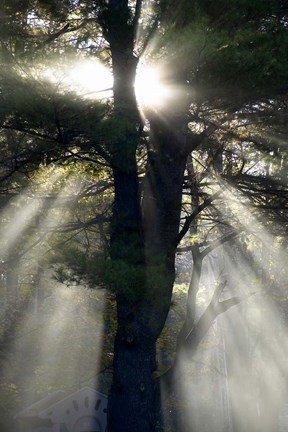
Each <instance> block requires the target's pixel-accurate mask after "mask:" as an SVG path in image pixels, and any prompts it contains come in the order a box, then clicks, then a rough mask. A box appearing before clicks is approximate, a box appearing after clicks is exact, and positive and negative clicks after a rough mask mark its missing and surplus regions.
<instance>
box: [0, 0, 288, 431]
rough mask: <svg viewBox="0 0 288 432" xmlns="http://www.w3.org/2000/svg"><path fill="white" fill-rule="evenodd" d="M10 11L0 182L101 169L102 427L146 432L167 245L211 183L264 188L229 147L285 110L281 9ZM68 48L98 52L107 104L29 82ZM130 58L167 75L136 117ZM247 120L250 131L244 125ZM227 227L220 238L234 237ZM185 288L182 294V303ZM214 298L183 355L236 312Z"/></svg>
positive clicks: (129, 5)
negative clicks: (104, 245)
mask: <svg viewBox="0 0 288 432" xmlns="http://www.w3.org/2000/svg"><path fill="white" fill-rule="evenodd" d="M16 3H17V2H16ZM16 3H15V4H14V2H12V3H11V4H9V5H8V4H6V3H5V2H4V4H3V5H2V7H3V16H6V24H7V23H8V24H9V22H12V23H13V26H12V27H9V25H6V24H5V26H3V42H2V45H1V48H2V51H1V61H2V69H1V77H2V86H3V94H2V105H1V108H0V115H1V127H2V131H3V136H2V140H3V143H4V145H5V146H6V148H7V152H6V154H5V156H4V155H3V163H2V167H3V169H2V178H3V181H7V179H10V177H11V176H12V174H13V173H15V172H21V171H22V172H24V173H25V174H29V172H31V170H34V169H35V167H37V165H39V164H40V163H43V162H45V163H47V164H49V163H51V162H58V163H68V162H73V163H75V161H78V162H79V160H80V161H81V160H82V161H85V163H88V164H89V165H90V166H94V168H95V167H96V166H97V167H102V169H104V168H103V166H105V169H106V172H109V173H112V178H113V185H114V199H113V209H112V215H111V224H110V233H109V256H108V257H107V256H105V259H104V260H101V266H102V269H101V272H100V273H101V275H102V276H103V278H104V279H105V282H106V283H107V284H108V285H109V287H110V288H111V289H112V290H113V291H114V292H115V295H116V302H117V332H116V336H115V345H114V360H113V381H112V386H111V390H110V393H109V404H108V431H109V432H110V431H111V432H112V431H113V432H118V431H119V432H121V431H123V432H124V431H125V432H130V431H131V432H132V431H133V432H134V431H135V430H138V431H139V432H148V431H155V429H156V423H157V413H158V411H159V388H158V386H159V380H158V379H157V378H156V377H157V373H156V371H157V363H156V342H157V340H158V338H159V336H160V335H161V332H162V330H163V327H164V324H165V320H166V318H167V315H168V312H169V309H170V305H171V297H172V292H173V285H174V280H175V256H176V251H177V247H178V246H179V244H180V242H181V241H182V239H183V238H184V236H185V235H186V234H187V232H188V230H189V226H190V223H191V222H193V220H195V218H196V217H197V215H198V214H199V213H200V212H201V211H203V210H204V209H205V208H207V207H208V206H209V205H210V204H211V203H212V202H213V201H215V200H216V199H217V198H219V197H221V192H222V189H223V188H224V186H223V185H224V183H223V184H222V183H221V182H220V181H219V177H221V178H222V179H223V178H224V179H225V180H229V182H230V183H229V184H230V185H234V187H235V185H236V187H237V189H238V190H239V189H240V190H242V191H244V193H246V191H247V187H246V185H247V184H249V186H250V188H249V194H248V195H249V198H251V199H252V200H254V202H255V201H256V202H257V200H258V203H259V200H260V198H259V197H260V195H261V194H260V189H261V184H263V182H261V180H260V179H259V176H255V175H254V176H252V178H251V177H249V176H247V175H246V174H245V170H244V167H245V164H247V157H248V156H249V155H247V154H245V151H242V153H241V152H240V151H238V152H234V150H235V147H234V146H235V145H237V146H239V147H240V148H242V150H243V147H245V148H246V147H247V146H248V145H249V146H251V145H252V144H253V145H255V147H256V148H258V149H259V148H261V147H262V148H263V147H265V145H267V142H266V141H265V140H263V139H262V136H261V128H260V124H259V123H262V122H263V124H264V126H265V127H266V132H267V129H269V127H270V125H271V124H272V123H273V122H272V121H271V115H273V109H274V110H275V109H276V110H277V113H278V115H279V116H280V115H281V114H283V111H285V105H283V106H282V108H281V105H277V104H278V103H279V98H281V95H283V94H285V93H286V80H287V62H286V60H285V56H284V55H283V53H284V52H285V49H287V42H288V37H287V10H286V7H285V3H283V2H281V1H276V2H270V1H268V2H265V3H264V4H263V2H262V1H253V2H252V3H251V2H248V1H247V0H242V1H241V2H240V3H239V2H229V1H225V0H223V1H221V2H220V3H219V2H218V3H217V5H213V4H211V2H209V1H205V2H203V1H202V2H198V1H192V2H187V1H184V0H183V1H181V2H173V1H158V2H156V1H155V2H149V1H144V0H143V1H141V0H137V1H131V2H129V1H128V0H110V1H95V2H69V1H67V2H63V4H61V5H59V2H53V1H52V2H46V1H38V2H29V1H27V2H23V4H22V3H21V10H20V8H19V10H17V5H16ZM15 10H17V13H16V15H15ZM156 36H157V37H156ZM154 38H155V39H154ZM152 39H153V41H154V40H155V42H153V44H152V43H151V44H150V42H151V41H152ZM20 42H21V43H20ZM68 48H69V49H70V51H71V52H73V54H77V53H79V52H80V51H81V50H83V51H85V52H86V53H91V55H94V54H98V55H99V56H100V58H101V59H102V60H103V61H105V62H106V63H109V64H110V67H111V70H112V73H113V77H114V84H113V101H112V102H111V103H109V104H106V105H105V104H104V105H103V104H100V103H99V102H97V101H96V102H95V101H91V100H81V98H79V97H77V96H76V95H75V94H74V93H70V94H68V95H67V94H63V92H62V93H61V92H60V93H57V92H55V88H54V87H53V85H52V84H50V85H48V83H46V84H45V86H43V84H42V82H41V79H36V78H35V73H34V75H33V72H31V62H34V64H37V63H38V65H39V63H40V66H41V65H42V67H43V65H44V64H45V61H44V59H43V56H44V55H45V54H46V55H47V56H48V57H49V56H51V57H53V58H55V57H56V58H58V59H59V58H60V55H62V54H63V52H64V53H65V52H67V51H68ZM107 53H108V54H107ZM148 54H149V55H148ZM141 55H142V56H144V55H146V56H148V57H150V60H151V61H153V59H156V60H157V61H160V60H161V62H163V64H165V67H166V70H167V71H168V72H167V74H166V80H167V84H169V86H171V88H173V89H176V90H175V92H174V93H172V96H171V98H170V99H168V100H167V101H165V104H164V105H163V106H160V107H158V108H157V109H150V110H148V111H146V113H145V116H144V118H143V114H141V113H140V111H139V107H138V104H137V100H136V96H135V87H134V84H135V78H136V72H137V65H138V63H139V59H140V57H141ZM67 58H68V57H67ZM67 61H68V60H67ZM95 79H97V78H95ZM275 107H279V108H275ZM271 110H272V111H271ZM271 112H272V114H271ZM283 115H285V113H284V114H283ZM255 123H257V128H258V129H255V128H254V129H253V127H252V124H255ZM147 131H148V135H149V136H148V137H147ZM13 134H14V136H13ZM8 135H9V136H8ZM11 135H12V136H13V137H12V138H13V139H12V138H11ZM15 143H17V145H15ZM241 146H242V147H241ZM249 148H250V147H249ZM191 154H192V156H197V157H198V156H199V155H200V158H202V160H203V162H204V163H205V165H206V167H207V169H209V171H210V177H208V181H207V182H208V183H209V182H210V184H208V187H207V184H206V187H204V188H203V187H202V185H201V187H200V186H199V184H200V183H201V180H202V179H200V183H199V184H198V185H196V184H195V181H196V179H197V176H196V174H195V173H193V170H192V163H191ZM235 154H236V155H237V163H236V164H235V163H234V164H233V163H232V162H233V157H234V155H235ZM143 158H144V160H145V164H144V167H143V169H141V170H140V169H139V161H140V160H141V162H142V161H143ZM234 160H235V159H234ZM187 161H188V166H187ZM141 168H142V167H141ZM186 168H187V171H185V170H186ZM205 172H207V170H206V171H205ZM187 179H188V180H187ZM265 181H266V184H268V182H267V179H266V180H265ZM225 184H226V183H225ZM271 184H272V183H271V182H269V187H270V185H271ZM273 184H274V186H275V183H273ZM183 185H184V187H186V188H187V187H189V188H190V189H191V196H192V206H193V207H192V213H191V214H190V215H189V216H187V218H186V219H185V222H184V223H183V224H182V225H181V223H180V222H181V211H182V192H183ZM276 186H277V187H276V188H274V189H273V193H274V195H273V196H276V198H277V199H278V201H277V202H276V204H275V205H276V207H277V205H278V207H277V208H278V209H281V208H282V207H283V199H284V198H285V197H284V198H283V194H282V195H281V190H282V189H281V188H282V184H281V182H278V183H277V184H276ZM209 188H210V189H209ZM276 189H277V191H276V192H275V190H276ZM251 190H252V192H251ZM271 190H272V186H271ZM209 191H210V192H211V196H210V197H209V196H208V195H209V194H208V192H209ZM195 196H196V198H195ZM240 196H241V195H240ZM261 196H262V195H261ZM271 196H272V192H271ZM279 197H280V198H279ZM281 198H282V201H281ZM271 200H272V198H271V199H270V202H269V204H270V207H271ZM260 204H263V200H262V201H261V200H260ZM265 204H266V203H265ZM272 205H274V202H272ZM94 222H95V223H98V221H97V218H96V217H95V219H94ZM229 222H231V221H228V224H227V226H228V234H227V236H226V237H225V236H224V237H223V238H222V239H221V240H219V241H220V242H223V241H225V240H227V239H229V238H230V237H229V236H232V235H234V231H233V223H229ZM229 230H230V231H229ZM219 241H218V242H219ZM215 245H216V244H215ZM211 247H212V246H211ZM211 247H210V249H209V246H208V249H207V250H206V252H205V250H204V251H202V252H201V254H202V255H201V254H200V249H197V248H196V247H194V248H193V253H194V260H195V267H194V275H196V276H194V278H196V279H197V278H198V279H199V272H200V271H201V265H200V263H201V260H202V259H203V257H204V256H205V254H207V253H208V252H209V250H211ZM99 265H100V264H99ZM197 266H198V270H197ZM197 271H198V274H197ZM196 285H197V284H196ZM196 292H197V288H194V294H193V295H194V297H195V293H196ZM220 294H221V290H220V289H219V290H217V292H216V293H215V298H213V301H212V303H211V306H210V309H209V310H208V314H207V316H208V319H207V320H206V319H205V316H203V319H202V321H199V325H198V327H197V325H194V318H195V317H193V314H194V309H195V308H194V305H190V308H189V310H188V313H189V314H190V315H189V316H188V318H187V320H186V322H185V325H184V326H183V329H182V331H181V338H179V346H181V348H183V345H184V346H188V345H189V344H190V342H191V339H192V337H194V339H193V341H194V342H193V343H194V344H195V341H196V344H198V342H199V339H201V337H202V336H203V334H204V333H205V331H206V330H207V328H208V327H209V325H210V324H211V322H212V321H213V319H214V318H215V317H216V316H217V314H219V313H220V312H223V311H224V310H225V309H227V308H228V307H230V306H231V305H233V304H236V303H237V301H236V300H235V299H231V301H230V302H227V303H222V304H221V305H219V302H218V300H219V296H220ZM217 305H218V306H217ZM216 306H217V307H216ZM211 311H212V314H211ZM191 325H192V326H193V325H194V332H191ZM201 326H202V327H201ZM181 341H182V342H181Z"/></svg>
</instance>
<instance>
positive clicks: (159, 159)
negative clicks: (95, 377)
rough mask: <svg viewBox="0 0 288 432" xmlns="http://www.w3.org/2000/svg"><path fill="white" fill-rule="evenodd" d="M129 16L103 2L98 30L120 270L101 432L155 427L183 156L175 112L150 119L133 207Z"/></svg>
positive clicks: (122, 4) (135, 138) (135, 120)
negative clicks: (108, 73)
mask: <svg viewBox="0 0 288 432" xmlns="http://www.w3.org/2000/svg"><path fill="white" fill-rule="evenodd" d="M132 22H133V20H132V19H131V9H130V8H129V7H128V1H127V0H110V1H109V4H108V8H107V15H105V13H104V14H103V30H104V34H105V37H106V39H107V40H108V42H109V44H110V48H111V54H112V66H113V75H114V86H113V92H114V112H115V116H117V118H118V119H119V120H120V122H119V124H120V125H121V128H122V129H121V131H120V133H119V137H116V139H115V142H114V143H112V144H111V146H110V149H111V155H112V170H113V176H114V186H115V188H114V192H115V198H114V207H113V220H112V226H111V239H110V255H111V259H112V268H113V266H115V267H114V270H115V273H116V274H117V275H118V274H119V277H117V280H116V281H115V284H114V285H115V286H114V288H115V291H116V300H117V332H116V337H115V344H114V361H113V380H112V386H111V389H110V393H109V399H108V410H107V412H108V428H107V430H108V432H124V431H125V432H154V431H155V430H156V418H157V413H158V408H159V407H158V400H159V399H158V397H159V393H158V384H157V382H156V381H155V380H154V378H153V376H154V374H153V372H154V371H155V370H156V341H157V338H158V337H159V335H160V334H161V331H162V329H163V327H164V324H165V320H166V318H167V314H168V312H169V309H170V303H171V295H172V288H173V283H174V278H175V265H174V261H175V251H176V244H175V239H176V237H177V234H178V231H179V222H180V212H181V200H182V185H183V178H184V170H185V165H186V157H187V155H186V154H185V151H184V150H185V133H184V134H183V132H184V131H185V132H186V129H185V127H184V128H183V127H182V126H183V125H182V124H181V123H179V117H177V118H172V117H171V118H169V120H168V119H166V121H163V120H161V119H160V118H155V119H153V120H151V139H150V143H151V149H149V151H148V153H149V155H148V159H149V161H148V166H147V173H146V179H147V181H146V184H145V190H144V191H143V194H142V197H141V199H142V206H140V194H139V180H138V173H137V161H136V150H137V147H138V144H139V130H140V128H141V121H140V116H139V113H138V109H137V103H136V98H135V91H134V82H135V76H136V67H137V62H138V60H137V59H136V58H135V57H134V54H133V48H134V40H133V38H134V28H133V25H132ZM176 112H177V110H176ZM170 120H171V121H170ZM123 132H125V133H123ZM143 210H144V213H143V212H142V211H143ZM142 215H143V216H142ZM118 269H120V270H121V271H119V272H118Z"/></svg>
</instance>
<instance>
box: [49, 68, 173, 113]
mask: <svg viewBox="0 0 288 432" xmlns="http://www.w3.org/2000/svg"><path fill="white" fill-rule="evenodd" d="M43 76H44V77H45V78H46V79H48V80H49V81H51V82H54V83H56V84H57V85H58V84H60V85H61V86H62V87H64V89H65V88H67V89H69V90H72V91H76V92H77V93H78V94H79V95H82V96H85V97H89V98H93V99H102V98H110V97H112V89H113V76H112V74H111V72H110V70H109V69H108V68H107V67H105V66H104V65H102V64H101V63H100V62H99V61H97V60H81V61H79V62H77V63H74V64H73V63H72V65H70V66H68V67H66V68H65V67H64V68H61V69H57V68H56V67H51V68H49V69H48V70H46V71H45V72H44V73H43ZM135 93H136V98H137V101H138V103H139V106H140V107H141V108H159V107H161V106H164V104H165V103H166V102H167V100H168V98H169V97H170V96H171V88H170V87H169V86H168V85H166V84H165V82H164V79H163V72H162V71H161V69H160V68H157V67H152V66H146V65H144V64H140V65H139V67H138V70H137V76H136V81H135Z"/></svg>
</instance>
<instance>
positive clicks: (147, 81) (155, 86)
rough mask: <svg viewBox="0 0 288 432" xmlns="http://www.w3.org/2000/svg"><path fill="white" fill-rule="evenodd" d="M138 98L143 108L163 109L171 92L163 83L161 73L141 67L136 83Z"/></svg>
mask: <svg viewBox="0 0 288 432" xmlns="http://www.w3.org/2000/svg"><path fill="white" fill-rule="evenodd" d="M135 91H136V98H137V100H138V103H139V105H140V106H141V107H143V108H145V107H148V108H157V107H161V106H163V105H164V104H165V102H166V101H167V98H169V96H170V94H171V91H170V89H169V87H168V86H167V85H165V83H164V82H163V79H162V77H161V71H160V70H159V69H157V68H154V67H149V66H142V65H140V66H139V68H138V71H137V76H136V82H135Z"/></svg>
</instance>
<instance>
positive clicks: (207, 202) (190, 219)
mask: <svg viewBox="0 0 288 432" xmlns="http://www.w3.org/2000/svg"><path fill="white" fill-rule="evenodd" d="M221 194H222V190H219V191H218V192H215V193H214V194H213V195H211V196H210V197H209V198H207V199H206V200H205V201H203V203H202V204H200V205H199V206H198V207H197V208H196V209H195V210H194V211H193V213H191V215H190V216H187V217H186V219H185V222H184V225H183V227H182V229H181V230H180V232H179V233H178V235H177V237H176V239H175V242H174V246H175V247H177V246H178V244H179V243H180V241H181V240H182V239H183V237H184V236H185V235H186V234H187V232H188V231H189V228H190V224H191V222H193V220H194V219H195V218H196V217H197V216H198V214H199V213H201V212H202V210H204V209H205V208H206V207H208V206H209V205H210V204H211V203H212V202H213V201H214V200H215V199H216V198H218V197H219V196H220V195H221Z"/></svg>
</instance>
